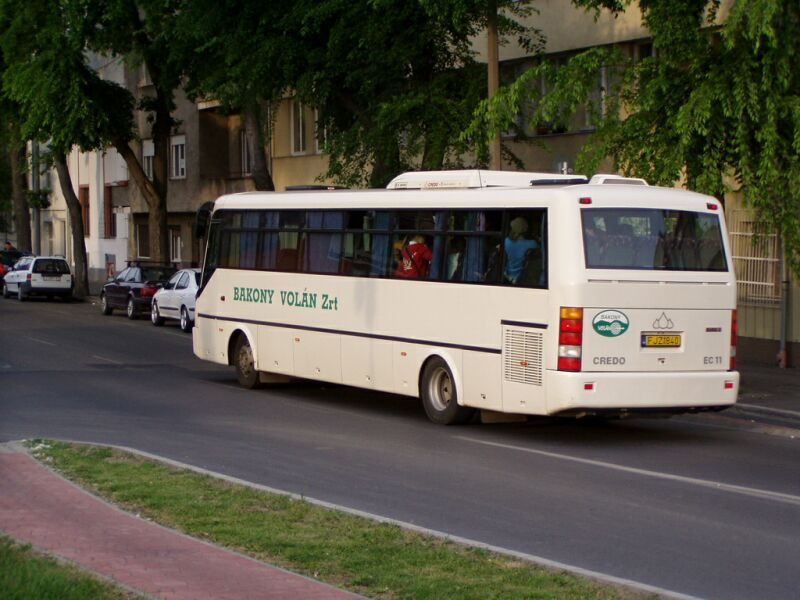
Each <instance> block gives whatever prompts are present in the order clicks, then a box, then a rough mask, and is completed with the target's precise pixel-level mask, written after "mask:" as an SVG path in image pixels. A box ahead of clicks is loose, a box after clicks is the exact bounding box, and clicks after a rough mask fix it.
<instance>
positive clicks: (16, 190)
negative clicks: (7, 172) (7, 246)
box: [9, 141, 33, 252]
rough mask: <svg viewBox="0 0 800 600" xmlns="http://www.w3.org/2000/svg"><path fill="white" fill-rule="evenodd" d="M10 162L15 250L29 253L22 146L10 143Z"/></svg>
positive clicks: (29, 242)
mask: <svg viewBox="0 0 800 600" xmlns="http://www.w3.org/2000/svg"><path fill="white" fill-rule="evenodd" d="M9 159H10V162H11V201H12V206H13V207H14V230H15V231H16V233H17V249H18V250H22V251H24V252H30V251H31V250H32V249H33V248H32V244H31V213H30V209H29V207H28V178H27V177H26V176H25V169H24V168H23V161H24V159H25V146H24V144H23V145H21V146H18V145H17V144H16V142H14V141H12V142H11V144H10V149H9Z"/></svg>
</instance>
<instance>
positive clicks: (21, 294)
mask: <svg viewBox="0 0 800 600" xmlns="http://www.w3.org/2000/svg"><path fill="white" fill-rule="evenodd" d="M27 298H28V297H27V296H26V295H25V292H23V291H22V284H20V285H18V286H17V300H19V301H20V302H24V301H25V300H26V299H27Z"/></svg>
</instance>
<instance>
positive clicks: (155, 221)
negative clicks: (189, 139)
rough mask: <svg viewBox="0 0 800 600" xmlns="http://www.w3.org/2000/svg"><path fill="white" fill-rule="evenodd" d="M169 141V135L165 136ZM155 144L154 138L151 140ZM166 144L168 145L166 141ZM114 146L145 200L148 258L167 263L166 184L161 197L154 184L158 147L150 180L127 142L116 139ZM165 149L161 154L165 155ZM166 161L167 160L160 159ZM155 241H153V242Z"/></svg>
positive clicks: (163, 166)
mask: <svg viewBox="0 0 800 600" xmlns="http://www.w3.org/2000/svg"><path fill="white" fill-rule="evenodd" d="M167 142H169V137H167ZM153 144H154V146H155V140H154V142H153ZM166 146H169V144H168V143H167V144H166ZM114 147H115V148H116V149H117V152H119V154H120V156H122V158H123V160H124V161H125V164H126V165H128V172H129V173H130V175H131V177H132V178H133V181H134V183H135V184H136V187H138V188H139V191H141V192H142V195H143V196H144V199H145V201H146V202H147V213H148V214H147V223H148V227H149V230H150V258H151V259H152V260H154V261H158V262H162V263H167V262H169V259H170V256H169V235H168V234H169V231H168V228H167V201H166V185H164V186H163V187H164V189H165V192H164V196H163V197H162V196H161V194H160V193H159V191H158V188H157V187H156V184H155V180H156V177H155V171H156V167H157V164H156V163H157V162H158V161H157V157H158V152H159V151H158V148H156V150H155V153H156V157H154V159H153V175H154V176H153V181H150V180H149V179H148V178H147V175H145V172H144V169H143V168H142V165H141V163H140V162H139V159H138V158H136V154H135V153H134V152H133V150H131V147H130V146H129V145H128V142H126V141H121V140H118V141H117V142H116V143H115V144H114ZM166 152H167V151H166V150H164V154H163V155H162V156H164V157H166ZM161 162H163V163H168V161H166V160H165V161H161ZM161 169H162V171H163V177H164V180H166V175H167V171H166V164H162V165H161ZM154 241H155V243H154Z"/></svg>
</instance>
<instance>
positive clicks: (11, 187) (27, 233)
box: [0, 52, 32, 251]
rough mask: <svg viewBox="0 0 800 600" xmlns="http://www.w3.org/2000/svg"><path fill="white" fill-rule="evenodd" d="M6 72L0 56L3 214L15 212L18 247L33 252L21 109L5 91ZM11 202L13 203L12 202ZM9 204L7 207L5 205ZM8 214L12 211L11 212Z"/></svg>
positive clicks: (0, 205) (0, 209) (0, 190)
mask: <svg viewBox="0 0 800 600" xmlns="http://www.w3.org/2000/svg"><path fill="white" fill-rule="evenodd" d="M5 71H6V65H5V62H4V61H3V56H2V52H0V114H1V115H2V117H3V124H2V125H0V162H2V165H0V212H2V213H8V212H13V215H14V230H15V231H16V234H17V247H18V248H19V249H21V250H28V251H29V250H31V248H32V244H31V218H30V211H29V210H28V202H27V191H28V179H27V177H25V163H26V152H25V140H24V139H23V138H21V137H20V131H19V120H20V115H19V106H18V105H17V104H16V103H15V102H13V101H12V100H11V99H9V98H8V97H7V96H6V95H5V93H4V91H3V82H2V74H3V73H5ZM9 200H10V201H9ZM7 201H8V203H6V202H7ZM12 207H13V210H12V211H9V210H8V209H9V208H12Z"/></svg>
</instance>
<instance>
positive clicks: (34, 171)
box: [31, 140, 42, 256]
mask: <svg viewBox="0 0 800 600" xmlns="http://www.w3.org/2000/svg"><path fill="white" fill-rule="evenodd" d="M31 191H32V192H33V197H34V198H36V201H37V203H36V204H35V206H33V208H32V213H33V227H32V229H33V231H32V239H31V246H32V248H31V250H32V251H33V253H34V254H35V255H37V256H38V255H39V254H41V253H42V237H41V224H40V220H41V214H40V213H39V204H38V199H39V142H37V141H36V140H33V141H32V142H31Z"/></svg>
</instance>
